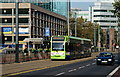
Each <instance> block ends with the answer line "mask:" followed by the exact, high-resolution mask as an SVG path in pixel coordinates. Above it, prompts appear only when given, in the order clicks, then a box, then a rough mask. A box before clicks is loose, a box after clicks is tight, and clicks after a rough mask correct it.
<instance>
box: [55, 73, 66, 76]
mask: <svg viewBox="0 0 120 77" xmlns="http://www.w3.org/2000/svg"><path fill="white" fill-rule="evenodd" d="M62 74H65V72H62V73H59V74H57V75H55V76H59V75H62Z"/></svg>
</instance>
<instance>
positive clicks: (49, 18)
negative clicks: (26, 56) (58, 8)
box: [0, 3, 67, 46]
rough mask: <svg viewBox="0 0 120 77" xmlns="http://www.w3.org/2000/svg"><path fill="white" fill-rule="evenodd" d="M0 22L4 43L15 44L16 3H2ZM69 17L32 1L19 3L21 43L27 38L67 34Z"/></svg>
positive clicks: (45, 38)
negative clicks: (66, 27)
mask: <svg viewBox="0 0 120 77" xmlns="http://www.w3.org/2000/svg"><path fill="white" fill-rule="evenodd" d="M0 5H1V6H0V11H2V13H1V14H0V20H1V21H0V24H2V25H1V27H2V34H3V35H4V40H5V41H4V42H5V43H4V44H6V45H8V44H10V45H11V44H15V3H0ZM66 21H67V18H66V17H65V16H62V15H59V14H56V13H54V12H51V11H49V10H46V9H44V8H41V7H39V6H37V5H34V4H31V3H19V43H20V44H21V46H22V44H23V40H24V39H25V38H43V39H44V40H50V36H52V35H65V30H64V28H65V25H66Z"/></svg>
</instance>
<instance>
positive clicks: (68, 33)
mask: <svg viewBox="0 0 120 77" xmlns="http://www.w3.org/2000/svg"><path fill="white" fill-rule="evenodd" d="M69 2H70V0H68V19H67V24H68V36H70V24H69V10H70V9H69V7H70V5H69Z"/></svg>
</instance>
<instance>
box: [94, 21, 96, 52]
mask: <svg viewBox="0 0 120 77" xmlns="http://www.w3.org/2000/svg"><path fill="white" fill-rule="evenodd" d="M94 50H95V52H96V23H94Z"/></svg>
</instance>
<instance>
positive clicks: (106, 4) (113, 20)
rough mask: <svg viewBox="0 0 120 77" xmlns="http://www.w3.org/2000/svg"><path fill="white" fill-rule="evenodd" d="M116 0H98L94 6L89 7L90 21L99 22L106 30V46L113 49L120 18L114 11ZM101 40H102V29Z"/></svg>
mask: <svg viewBox="0 0 120 77" xmlns="http://www.w3.org/2000/svg"><path fill="white" fill-rule="evenodd" d="M113 2H114V0H97V2H95V3H94V5H93V6H90V7H89V17H90V18H89V21H92V22H93V23H97V24H99V26H100V28H101V29H103V30H104V31H105V33H107V34H105V36H106V38H105V39H106V46H107V47H106V48H108V49H112V43H113V41H115V40H116V39H115V31H118V18H117V16H115V15H114V13H112V10H114V7H113V5H112V3H113ZM98 36H99V40H98V42H99V43H100V41H101V39H100V38H101V36H100V31H99V34H98Z"/></svg>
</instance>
